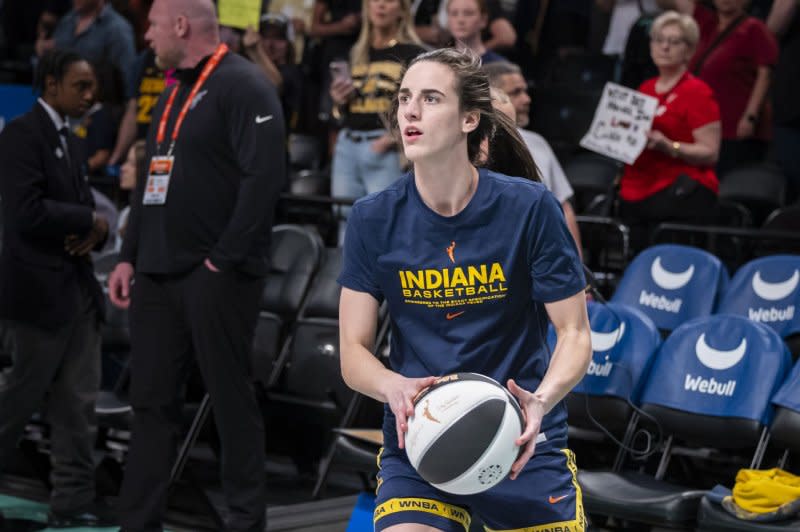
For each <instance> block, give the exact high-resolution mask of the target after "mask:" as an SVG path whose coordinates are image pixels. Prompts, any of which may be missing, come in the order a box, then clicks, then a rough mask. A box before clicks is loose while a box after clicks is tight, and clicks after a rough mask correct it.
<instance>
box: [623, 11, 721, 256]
mask: <svg viewBox="0 0 800 532" xmlns="http://www.w3.org/2000/svg"><path fill="white" fill-rule="evenodd" d="M650 38H651V40H650V55H651V56H652V58H653V62H654V63H655V65H656V67H658V71H659V75H658V77H656V78H652V79H649V80H647V81H645V82H644V83H642V85H641V86H640V87H639V91H641V92H643V93H644V94H648V95H650V96H653V97H655V98H657V99H658V101H659V104H658V107H657V109H656V116H655V119H654V120H653V127H652V130H651V131H650V132H649V133H648V137H649V141H648V143H647V148H646V149H645V150H644V151H643V152H642V154H641V155H640V156H639V158H638V159H636V161H635V162H634V163H633V165H630V166H627V167H626V168H625V172H624V173H623V175H622V181H621V183H620V197H621V201H620V216H621V217H622V219H623V220H624V221H625V222H626V223H628V224H629V225H630V226H631V230H632V235H631V237H632V238H631V241H632V244H633V246H634V248H635V249H636V248H641V247H643V245H645V244H646V237H647V236H648V234H649V231H650V230H651V229H652V228H653V226H655V225H656V224H658V223H660V222H664V221H680V222H688V223H709V222H713V221H714V219H715V217H716V213H717V190H718V182H717V176H716V174H715V173H714V164H715V163H716V161H717V156H718V154H719V143H720V130H721V127H720V115H719V107H718V106H717V102H716V101H715V99H714V95H713V93H712V92H711V89H710V88H709V87H708V85H706V84H705V83H704V82H702V81H700V80H699V79H697V78H696V77H694V76H693V75H691V74H690V73H689V72H688V71H687V65H688V64H689V59H690V58H691V57H692V54H693V53H694V49H695V46H696V45H697V41H698V38H699V29H698V27H697V24H696V23H695V21H694V20H693V19H692V17H690V16H688V15H681V14H679V13H676V12H674V11H668V12H666V13H664V14H662V15H661V16H659V17H658V18H657V19H656V20H655V21H654V22H653V27H652V29H651V32H650Z"/></svg>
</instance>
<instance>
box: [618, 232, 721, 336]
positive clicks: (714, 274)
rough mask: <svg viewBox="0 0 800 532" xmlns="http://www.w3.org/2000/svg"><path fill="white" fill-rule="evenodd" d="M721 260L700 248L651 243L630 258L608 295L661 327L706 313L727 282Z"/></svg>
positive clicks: (670, 328) (665, 328)
mask: <svg viewBox="0 0 800 532" xmlns="http://www.w3.org/2000/svg"><path fill="white" fill-rule="evenodd" d="M728 279H729V277H728V272H727V270H726V269H725V266H724V265H723V264H722V262H721V261H720V260H719V259H718V258H717V257H715V256H714V255H711V254H710V253H708V252H707V251H703V250H702V249H698V248H693V247H689V246H681V245H675V244H662V245H658V246H652V247H649V248H647V249H645V250H644V251H642V252H641V253H639V255H637V256H636V257H635V258H634V259H633V261H631V263H630V265H628V268H627V269H626V270H625V273H624V274H623V276H622V279H621V280H620V282H619V285H618V286H617V289H616V291H615V292H614V295H613V297H612V298H611V300H612V302H614V303H625V304H627V305H631V306H633V307H636V308H638V309H639V310H641V311H642V312H644V313H645V314H647V315H648V316H649V317H650V319H652V320H653V322H655V324H656V326H657V327H658V328H659V329H661V330H662V331H672V330H674V329H675V328H676V327H678V326H679V325H680V324H682V323H684V322H686V321H688V320H690V319H692V318H697V317H700V316H708V315H709V314H711V312H712V311H713V310H714V308H715V304H716V302H717V298H718V297H719V296H720V294H721V293H722V292H723V291H724V290H725V287H726V286H727V284H728Z"/></svg>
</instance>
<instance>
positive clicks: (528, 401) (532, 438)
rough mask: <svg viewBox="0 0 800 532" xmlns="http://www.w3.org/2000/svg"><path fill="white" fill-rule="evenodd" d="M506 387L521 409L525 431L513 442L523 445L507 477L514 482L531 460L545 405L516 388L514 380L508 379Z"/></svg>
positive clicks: (525, 391) (528, 393) (527, 392)
mask: <svg viewBox="0 0 800 532" xmlns="http://www.w3.org/2000/svg"><path fill="white" fill-rule="evenodd" d="M507 386H508V391H510V392H511V393H512V395H513V396H514V397H516V398H517V400H518V401H519V405H520V406H521V407H522V413H523V414H524V415H525V430H523V431H522V434H521V435H520V437H519V438H517V441H515V442H514V443H515V444H517V445H518V446H520V447H522V446H523V445H524V446H525V447H524V449H523V451H522V454H520V455H519V457H518V458H517V460H516V461H515V462H514V463H513V464H511V474H510V475H509V477H510V478H511V480H514V479H516V478H517V475H519V472H520V471H522V468H523V467H525V464H527V463H528V460H530V459H531V457H532V456H533V451H534V450H535V449H536V437H537V436H539V429H540V428H541V426H542V418H543V417H544V414H545V405H544V403H542V402H541V401H540V400H539V399H537V398H536V396H534V395H533V394H532V393H531V392H529V391H527V390H523V389H522V388H520V387H519V386H517V383H516V382H514V379H508V383H507Z"/></svg>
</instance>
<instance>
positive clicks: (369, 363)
mask: <svg viewBox="0 0 800 532" xmlns="http://www.w3.org/2000/svg"><path fill="white" fill-rule="evenodd" d="M340 352H341V358H340V361H341V367H342V378H343V379H344V382H345V384H347V386H349V387H350V388H352V389H353V390H355V391H357V392H359V393H362V394H364V395H366V396H368V397H371V398H373V399H375V400H376V401H380V402H382V403H385V402H387V398H386V394H385V393H384V391H383V390H384V385H383V383H384V382H386V380H387V379H390V378H391V377H392V376H393V375H394V372H393V371H391V370H389V369H387V368H386V367H385V366H384V365H383V364H382V363H381V362H380V361H379V360H378V359H377V357H375V356H374V355H373V354H372V353H371V352H370V350H369V349H368V348H367V347H366V346H364V345H362V344H358V343H346V342H344V341H342V343H341V347H340Z"/></svg>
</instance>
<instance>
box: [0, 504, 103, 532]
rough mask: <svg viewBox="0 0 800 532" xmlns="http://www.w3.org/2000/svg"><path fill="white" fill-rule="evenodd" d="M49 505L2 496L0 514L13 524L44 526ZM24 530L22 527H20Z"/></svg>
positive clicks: (92, 531)
mask: <svg viewBox="0 0 800 532" xmlns="http://www.w3.org/2000/svg"><path fill="white" fill-rule="evenodd" d="M47 510H48V506H47V504H44V503H40V502H33V501H28V500H25V499H19V498H17V497H9V496H7V495H0V512H2V514H3V517H5V519H7V520H9V521H11V522H13V523H15V524H16V523H20V525H21V523H24V522H26V521H27V522H29V523H31V526H33V525H34V524H35V523H41V525H44V524H45V523H47ZM20 529H23V528H22V525H21V526H20ZM29 530H37V531H39V530H41V531H43V532H45V531H46V532H64V531H72V532H116V531H117V530H119V527H118V526H113V527H108V528H99V527H98V528H86V527H82V528H58V529H55V528H49V527H47V528H38V527H35V528H29Z"/></svg>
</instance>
